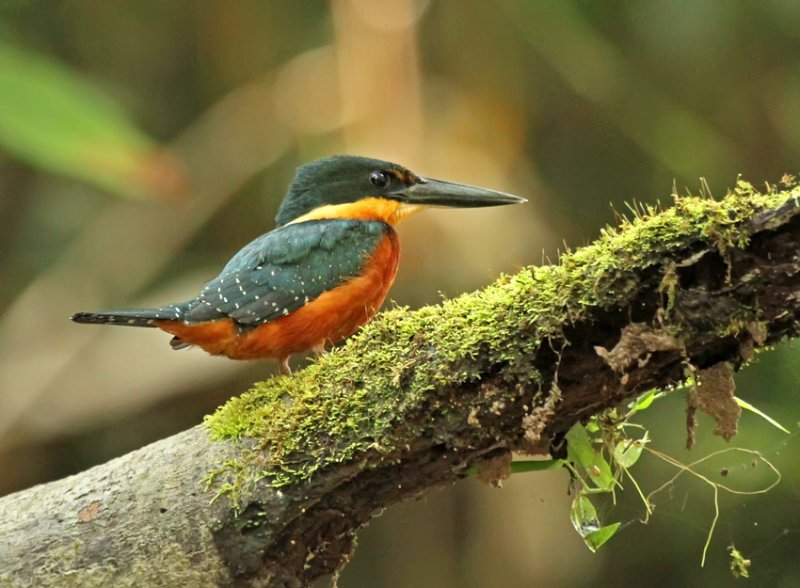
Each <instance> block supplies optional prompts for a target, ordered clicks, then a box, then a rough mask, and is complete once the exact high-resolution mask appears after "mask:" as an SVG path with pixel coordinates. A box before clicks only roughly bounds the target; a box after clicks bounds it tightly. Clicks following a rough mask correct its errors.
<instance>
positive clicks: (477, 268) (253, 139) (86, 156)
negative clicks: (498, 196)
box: [0, 0, 800, 587]
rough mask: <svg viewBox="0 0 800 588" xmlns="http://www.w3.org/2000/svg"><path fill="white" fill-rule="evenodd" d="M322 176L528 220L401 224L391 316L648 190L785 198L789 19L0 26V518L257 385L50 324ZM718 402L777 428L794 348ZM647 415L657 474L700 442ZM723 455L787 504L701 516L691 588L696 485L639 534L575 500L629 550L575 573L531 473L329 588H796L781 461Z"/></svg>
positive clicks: (176, 17)
mask: <svg viewBox="0 0 800 588" xmlns="http://www.w3.org/2000/svg"><path fill="white" fill-rule="evenodd" d="M333 153H355V154H363V155H369V156H374V157H380V158H386V159H390V160H392V161H396V162H398V163H402V164H405V165H407V166H409V167H410V168H411V169H413V170H415V171H417V172H419V173H421V174H426V175H431V176H434V177H442V178H448V179H452V180H455V181H461V182H469V183H474V184H478V185H484V186H487V187H493V188H496V189H500V190H505V191H509V192H514V193H518V194H521V195H523V196H526V197H527V198H528V199H529V201H530V202H529V204H528V205H526V206H524V207H514V208H513V210H512V209H497V210H480V211H474V210H472V211H429V212H427V213H425V214H423V215H420V216H418V217H414V218H413V219H411V220H409V221H408V222H407V223H404V224H403V225H401V227H400V233H401V239H402V242H403V247H404V250H403V260H402V262H401V269H400V273H399V276H398V280H397V283H396V285H395V287H394V289H393V291H392V293H391V295H390V296H391V298H392V299H393V300H395V301H396V302H397V303H399V304H407V305H411V306H419V305H422V304H426V303H435V302H436V301H437V300H439V299H440V297H441V295H443V294H444V295H447V296H449V295H455V294H457V293H459V292H462V291H466V290H471V289H475V288H478V287H480V286H481V285H483V284H486V283H488V282H489V281H491V280H492V279H493V278H494V277H496V276H497V275H498V274H499V273H500V272H513V271H514V270H515V269H516V268H518V267H520V266H522V265H526V264H531V263H542V262H543V260H547V259H555V258H556V256H557V252H558V250H559V248H563V245H564V244H565V243H566V244H568V245H569V246H579V245H581V244H583V243H586V242H588V241H590V240H591V239H592V238H593V237H594V236H595V235H597V233H598V231H599V229H600V228H601V227H602V226H603V225H604V224H605V223H614V222H615V212H614V210H615V209H616V210H619V211H624V210H625V204H624V203H625V202H630V201H632V200H634V199H636V200H640V201H644V202H655V201H656V200H657V199H660V200H661V202H662V203H668V202H669V194H670V193H671V192H672V189H673V184H674V185H675V186H677V189H678V191H679V192H684V191H685V190H686V188H687V187H688V188H689V189H690V190H691V191H693V192H698V191H699V186H700V178H701V177H703V178H705V179H706V182H707V184H708V187H709V189H710V191H711V192H712V194H714V195H715V196H717V197H719V196H721V195H723V194H724V193H725V191H726V189H727V188H728V187H729V186H732V185H733V184H734V182H735V181H736V178H737V176H738V175H739V174H741V175H742V176H743V177H744V178H746V179H748V180H750V181H752V182H754V183H756V184H757V185H763V182H764V181H768V182H770V183H776V182H777V181H778V180H779V179H780V178H781V176H782V175H783V174H784V173H785V172H797V171H798V167H799V166H798V160H799V159H800V3H798V2H794V1H792V0H763V1H761V2H745V1H734V0H699V1H694V2H688V1H684V2H679V1H674V0H673V1H659V2H621V1H608V2H602V3H601V2H589V1H581V2H578V1H575V2H567V1H559V2H544V1H540V2H539V1H526V0H515V1H511V0H507V1H496V2H487V1H481V0H441V1H435V0H430V1H419V0H332V1H331V2H323V1H321V0H316V1H315V0H281V1H278V0H233V1H230V0H229V1H222V0H204V1H196V2H190V1H188V0H172V1H170V2H159V1H155V0H137V1H135V2H134V1H116V2H104V1H101V0H71V1H51V2H43V1H41V0H40V1H37V0H2V1H0V283H2V285H3V287H2V288H1V289H0V303H2V304H1V305H0V308H1V309H2V310H0V312H1V313H2V314H1V315H0V494H4V493H8V492H11V491H14V490H18V489H21V488H25V487H27V486H30V485H33V484H35V483H39V482H43V481H46V480H51V479H54V478H58V477H62V476H65V475H68V474H71V473H74V472H78V471H80V470H83V469H85V468H87V467H89V466H91V465H94V464H97V463H100V462H103V461H105V460H107V459H110V458H112V457H114V456H116V455H120V454H122V453H125V452H128V451H130V450H132V449H134V448H137V447H140V446H142V445H144V444H146V443H148V442H150V441H153V440H155V439H159V438H162V437H164V436H167V435H169V434H171V433H174V432H177V431H180V430H182V429H185V428H187V427H190V426H192V425H194V424H196V423H197V422H199V421H200V419H201V418H202V416H203V415H204V414H206V413H208V412H210V411H212V410H213V409H214V408H215V407H216V406H217V405H218V404H220V403H222V402H223V401H224V400H225V399H226V398H228V397H230V396H231V395H233V394H236V393H238V392H240V391H242V390H244V389H245V388H246V387H247V386H248V384H249V383H250V382H252V381H254V380H256V379H258V378H264V377H265V376H267V375H269V374H270V373H273V372H274V369H275V366H273V365H272V364H269V363H236V362H231V361H226V360H221V359H218V358H211V357H208V356H206V355H204V354H203V353H201V352H199V351H184V352H180V353H174V352H172V351H171V350H170V349H169V347H168V345H167V340H168V338H167V337H166V336H165V335H163V334H160V333H157V332H154V331H150V330H134V329H130V330H128V329H102V328H93V327H86V326H79V325H74V324H71V323H70V322H69V321H68V317H69V315H70V314H71V313H73V312H75V311H79V310H89V309H95V308H98V307H111V306H114V307H124V306H146V305H150V304H161V303H164V302H169V301H173V300H180V299H184V298H189V297H192V296H194V295H195V293H196V291H197V289H198V287H199V285H200V284H202V283H203V282H204V281H205V280H206V279H208V278H210V277H212V276H213V275H214V274H215V273H216V271H218V269H219V268H220V267H221V265H222V264H223V263H224V262H225V261H226V260H227V259H228V258H229V257H230V255H232V254H233V253H234V252H235V251H236V250H237V249H238V248H239V247H241V246H242V245H244V244H245V243H247V242H248V241H250V240H251V239H252V238H254V237H255V236H257V235H259V234H261V233H263V232H265V231H267V230H269V229H270V228H271V227H272V226H273V220H272V219H273V217H274V214H275V212H276V210H277V206H278V204H279V202H280V200H281V198H282V197H283V193H284V190H285V187H286V184H287V182H288V181H289V179H290V178H291V175H292V173H293V169H294V167H295V166H297V165H298V164H300V163H302V162H305V161H308V160H310V159H313V158H316V157H318V156H323V155H328V154H333ZM610 204H611V205H610ZM612 206H613V208H612ZM297 361H298V364H300V363H302V361H301V360H297ZM737 385H738V394H739V395H740V396H742V397H743V398H745V399H747V400H748V401H750V402H752V403H754V404H755V405H756V406H758V407H760V408H761V409H763V410H765V411H766V412H768V413H769V414H771V415H772V416H774V417H775V418H777V419H778V420H780V421H781V422H783V424H784V425H786V426H787V427H789V428H790V429H791V430H792V431H796V430H797V422H798V420H799V419H800V406H798V404H799V403H798V401H797V399H798V395H797V390H798V387H799V386H800V362H798V352H797V349H796V346H792V345H791V344H785V345H782V346H781V347H779V348H778V349H776V350H774V351H771V352H770V353H767V354H763V355H762V356H761V358H760V361H759V362H758V364H757V365H756V366H754V367H753V368H751V369H748V370H746V371H745V372H743V373H742V374H740V375H739V377H738V378H737ZM649 412H650V413H651V414H648V415H646V416H645V417H643V421H644V422H645V423H646V424H647V426H649V427H650V428H651V430H652V436H653V437H654V439H655V441H654V444H653V446H654V447H655V448H657V449H659V450H661V451H665V452H668V453H670V454H671V455H673V456H675V457H676V458H678V459H682V460H684V461H691V460H693V459H697V458H699V457H701V456H702V455H704V454H706V453H709V452H711V451H713V450H715V449H718V448H721V447H724V446H725V444H724V443H723V442H722V441H720V440H719V439H716V438H713V437H711V436H710V433H709V431H710V429H711V428H712V426H711V424H710V423H709V422H708V421H707V420H702V417H701V432H700V433H701V434H700V436H699V440H698V445H697V447H696V448H695V449H694V450H693V451H692V452H691V453H688V452H686V451H685V450H684V449H683V444H684V435H685V433H684V405H683V400H682V398H681V397H680V395H674V396H673V397H670V398H669V399H667V400H665V401H662V402H661V403H660V405H657V406H656V407H654V408H653V409H651V410H650V411H649ZM740 428H741V434H740V435H739V436H738V437H737V438H736V439H734V441H733V444H736V445H740V446H743V447H751V448H757V449H759V450H761V451H762V452H763V453H764V454H765V456H766V457H767V458H768V459H770V460H771V461H772V462H774V463H775V464H776V466H778V467H779V468H780V470H781V471H782V473H783V480H782V482H781V484H780V485H779V486H778V487H777V488H776V489H775V490H773V491H771V492H769V493H768V494H765V495H757V496H731V495H725V494H723V495H721V497H720V505H721V508H722V514H721V518H720V521H719V524H718V526H717V529H716V533H715V535H714V539H713V542H712V544H711V550H710V553H709V560H708V562H707V564H706V566H705V568H700V566H699V561H700V556H701V551H702V546H703V542H704V540H705V534H706V532H707V530H708V527H709V525H710V523H711V520H712V517H713V512H714V511H713V494H712V492H711V490H710V489H709V488H708V487H707V486H704V485H703V484H701V483H699V482H698V481H697V480H693V479H690V478H689V477H686V476H684V477H681V478H679V479H678V481H677V482H676V483H675V484H674V485H673V486H671V487H670V488H669V489H668V490H666V491H664V492H662V493H661V494H660V495H659V497H658V499H657V509H656V513H655V517H654V519H653V520H652V521H651V522H650V523H649V524H648V525H647V526H644V525H641V524H640V523H639V522H638V521H639V519H640V518H641V517H642V516H643V514H644V512H643V511H644V509H643V507H642V505H641V502H639V501H638V500H637V498H636V496H635V492H633V491H632V488H628V489H627V490H628V491H626V492H625V493H623V494H622V495H621V496H620V497H619V500H618V504H617V505H616V506H615V507H613V508H612V505H611V504H610V503H601V508H600V511H601V513H602V515H603V517H604V518H605V519H606V520H607V521H608V522H611V521H615V520H619V521H622V522H623V525H624V526H623V529H622V530H621V531H620V532H619V533H618V535H617V536H616V537H615V538H614V539H613V540H612V541H611V543H609V544H608V545H606V546H605V547H603V548H602V550H601V551H600V552H599V553H598V554H591V553H589V552H588V551H587V550H586V548H585V547H584V546H583V544H582V542H581V540H580V539H579V537H578V536H577V535H576V534H575V533H574V532H573V531H572V529H571V526H570V523H569V520H568V506H569V501H570V498H569V496H568V495H567V481H568V480H567V475H566V473H564V472H550V473H546V474H530V475H521V476H515V477H514V478H512V479H511V480H509V481H507V482H506V484H505V487H504V488H503V489H501V490H497V489H491V488H486V487H483V486H481V485H480V484H479V483H478V482H477V481H472V480H470V481H465V482H462V483H460V484H458V485H457V486H455V487H453V488H450V489H447V490H445V491H441V492H437V493H434V494H432V495H430V496H429V497H427V498H425V499H424V500H422V501H420V502H415V503H408V504H403V505H399V506H395V507H392V508H391V509H389V510H388V511H387V512H386V513H385V514H384V515H383V516H381V517H380V518H378V519H376V520H375V521H374V522H373V523H372V524H371V525H370V527H369V528H368V529H366V530H365V531H364V532H362V534H361V536H360V541H359V547H358V549H357V551H356V554H355V557H354V561H353V562H352V563H351V564H350V565H349V566H348V567H347V568H346V570H345V571H344V573H343V576H342V578H341V580H340V585H341V586H343V587H361V586H371V587H373V586H374V587H399V586H423V587H424V586H432V587H433V586H436V587H450V586H453V587H456V586H457V587H483V586H504V587H506V586H507V587H516V586H520V587H521V586H546V587H550V586H552V587H561V586H564V587H566V586H609V587H610V586H640V585H648V586H726V585H731V584H733V583H735V580H734V579H733V578H732V576H731V575H730V573H729V571H728V557H727V554H726V546H727V545H729V544H730V543H731V542H733V543H735V544H736V546H737V547H738V548H739V549H740V550H741V551H742V552H743V553H744V555H745V556H746V557H750V558H752V560H753V566H752V569H751V580H750V582H751V584H752V585H757V586H766V585H769V586H772V587H784V586H785V587H790V586H798V585H800V568H798V566H797V556H796V554H797V552H798V548H800V467H799V466H800V442H798V439H797V435H796V433H793V434H792V435H790V436H787V435H785V434H783V433H780V432H779V431H777V430H776V429H774V428H772V427H770V426H769V425H768V424H766V423H765V422H764V421H762V420H759V419H758V418H757V417H755V416H753V415H749V414H747V415H745V416H744V417H743V420H742V423H741V427H740ZM714 468H716V470H715V469H714ZM722 468H728V469H729V471H730V474H729V476H728V478H726V483H728V484H730V485H732V486H734V487H736V488H739V489H754V488H758V487H760V486H763V485H764V484H765V483H766V482H767V481H768V479H769V476H768V472H767V471H766V468H764V467H753V466H752V464H751V463H750V460H748V459H746V458H741V457H740V456H731V455H729V456H726V457H724V458H722V460H721V462H720V460H717V461H716V462H715V463H714V465H713V467H711V468H710V472H711V474H714V472H715V471H716V472H717V473H718V472H719V470H720V469H722ZM634 473H635V474H636V475H637V479H638V481H639V483H640V485H642V487H643V489H644V490H645V492H647V491H649V490H652V489H654V488H656V487H658V486H659V485H660V484H661V483H663V481H664V480H666V479H667V478H669V477H670V476H672V475H673V474H674V473H675V472H674V470H672V469H670V468H668V467H666V466H665V465H664V464H662V463H661V462H659V461H658V460H656V459H654V458H652V457H650V458H648V457H647V456H645V457H644V458H643V459H642V461H641V462H640V464H639V465H637V467H636V469H635V472H634Z"/></svg>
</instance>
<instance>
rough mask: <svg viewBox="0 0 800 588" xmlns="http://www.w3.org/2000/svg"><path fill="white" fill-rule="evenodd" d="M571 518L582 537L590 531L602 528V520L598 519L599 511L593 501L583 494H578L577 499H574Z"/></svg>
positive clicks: (570, 513)
mask: <svg viewBox="0 0 800 588" xmlns="http://www.w3.org/2000/svg"><path fill="white" fill-rule="evenodd" d="M569 520H570V521H571V522H572V526H573V527H575V530H576V531H577V532H578V535H580V536H581V537H586V535H588V534H589V533H592V532H594V531H596V530H597V529H599V528H600V521H598V520H597V511H596V510H595V508H594V505H593V504H592V501H591V500H589V499H588V498H587V497H586V496H584V495H583V494H578V495H577V496H576V497H575V500H573V501H572V508H571V509H570V512H569Z"/></svg>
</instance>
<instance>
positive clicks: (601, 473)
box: [567, 423, 614, 491]
mask: <svg viewBox="0 0 800 588" xmlns="http://www.w3.org/2000/svg"><path fill="white" fill-rule="evenodd" d="M567 458H568V459H569V461H571V462H572V463H574V464H575V465H576V466H577V467H579V468H580V469H581V470H583V472H584V473H585V474H586V475H587V476H588V477H589V479H590V480H591V481H592V484H594V486H595V487H596V488H599V489H600V490H606V491H611V489H612V488H613V487H614V476H613V474H612V473H611V466H610V465H608V462H607V461H606V460H605V458H604V457H603V456H602V455H601V454H600V452H599V451H597V450H596V449H595V448H594V446H593V445H592V441H591V439H590V438H589V434H588V433H587V432H586V429H585V428H584V427H583V425H581V424H580V423H576V424H575V425H573V426H572V428H571V429H570V430H569V432H568V433H567Z"/></svg>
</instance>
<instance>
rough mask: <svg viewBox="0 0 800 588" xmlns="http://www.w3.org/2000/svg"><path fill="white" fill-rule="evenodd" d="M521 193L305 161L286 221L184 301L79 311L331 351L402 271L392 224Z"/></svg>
mask: <svg viewBox="0 0 800 588" xmlns="http://www.w3.org/2000/svg"><path fill="white" fill-rule="evenodd" d="M519 202H525V199H524V198H520V197H519V196H513V195H511V194H505V193H502V192H496V191H494V190H486V189H484V188H475V187H473V186H467V185H464V184H455V183H451V182H445V181H441V180H434V179H431V178H425V177H422V176H418V175H417V174H415V173H413V172H411V171H409V170H408V169H406V168H404V167H402V166H399V165H397V164H394V163H389V162H386V161H379V160H376V159H368V158H365V157H355V156H341V155H340V156H334V157H328V158H325V159H320V160H318V161H314V162H312V163H309V164H306V165H303V166H300V167H299V168H298V169H297V172H296V175H295V178H294V180H293V181H292V183H291V185H290V186H289V191H288V193H287V194H286V197H285V198H284V200H283V203H282V204H281V206H280V209H279V210H278V215H277V217H276V219H275V220H276V222H277V225H278V226H277V227H276V228H275V229H274V230H272V231H270V232H268V233H266V234H265V235H262V236H260V237H258V238H257V239H255V240H254V241H253V242H251V243H250V244H248V245H246V246H245V247H244V248H243V249H242V250H241V251H239V252H238V253H237V254H236V255H234V256H233V258H232V259H231V260H230V261H229V262H228V263H227V265H225V267H224V268H222V272H220V274H219V275H218V276H217V277H216V278H214V279H213V280H211V281H210V282H208V283H206V284H205V285H204V286H203V288H202V290H201V291H200V294H199V295H198V296H197V297H195V298H192V299H191V300H189V301H187V302H180V303H176V304H168V305H166V306H162V307H160V308H153V309H145V310H106V311H99V312H79V313H77V314H75V315H74V316H73V317H72V320H73V321H75V322H78V323H93V324H109V325H124V326H132V327H158V328H159V329H161V330H162V331H166V332H168V333H170V334H172V335H173V337H172V340H171V341H170V345H171V346H172V348H173V349H183V348H185V347H190V346H193V345H196V346H198V347H201V348H203V349H204V350H205V351H207V352H208V353H211V354H213V355H225V356H228V357H230V358H233V359H258V358H274V359H277V360H278V361H279V362H280V366H281V370H282V371H283V372H284V373H291V372H290V370H289V357H290V356H291V355H292V354H295V353H303V352H306V351H309V350H313V351H315V352H317V353H320V352H322V351H324V349H325V347H326V346H327V345H332V344H334V343H336V342H338V341H340V340H342V339H344V338H345V337H348V336H349V335H351V334H352V333H354V332H355V331H356V330H357V329H358V328H359V327H360V326H361V325H363V324H365V323H367V322H369V321H370V320H371V319H372V317H373V316H374V315H375V313H376V312H377V311H378V309H379V308H380V306H381V304H383V300H384V298H386V294H387V293H388V292H389V288H390V287H391V285H392V282H394V278H395V274H396V273H397V262H398V259H399V254H400V244H399V241H398V238H397V233H396V232H395V230H394V228H393V227H394V225H395V224H396V223H397V222H399V221H401V220H403V219H404V218H406V217H408V216H410V215H411V214H413V213H415V212H417V211H419V210H421V209H423V208H426V207H429V206H449V207H460V208H471V207H482V206H499V205H503V204H515V203H519Z"/></svg>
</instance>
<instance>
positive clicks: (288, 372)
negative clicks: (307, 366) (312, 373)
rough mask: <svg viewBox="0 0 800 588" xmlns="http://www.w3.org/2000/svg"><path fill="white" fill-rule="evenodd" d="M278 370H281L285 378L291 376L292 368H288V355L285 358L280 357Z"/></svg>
mask: <svg viewBox="0 0 800 588" xmlns="http://www.w3.org/2000/svg"><path fill="white" fill-rule="evenodd" d="M280 370H281V373H282V374H284V375H286V376H291V375H292V368H291V367H289V356H288V355H287V356H286V357H282V358H281V359H280Z"/></svg>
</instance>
